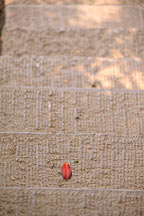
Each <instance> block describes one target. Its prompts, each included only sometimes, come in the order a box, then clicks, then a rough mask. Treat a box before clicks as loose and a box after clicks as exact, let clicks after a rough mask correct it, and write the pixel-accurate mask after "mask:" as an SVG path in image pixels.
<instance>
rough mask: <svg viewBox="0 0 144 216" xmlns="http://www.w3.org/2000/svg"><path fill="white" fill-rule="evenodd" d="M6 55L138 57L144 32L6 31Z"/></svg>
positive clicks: (143, 51) (143, 44) (143, 52)
mask: <svg viewBox="0 0 144 216" xmlns="http://www.w3.org/2000/svg"><path fill="white" fill-rule="evenodd" d="M3 35H4V37H3V45H2V54H3V55H13V56H24V55H36V56H47V57H56V56H67V57H69V58H70V57H72V56H75V55H77V56H87V57H89V56H91V57H108V58H116V59H117V58H125V57H129V58H134V57H141V58H143V56H144V42H143V41H144V29H143V30H139V31H135V30H134V31H133V30H127V31H123V30H118V29H116V30H112V31H111V30H110V29H90V30H88V29H87V30H86V29H83V30H79V31H75V30H72V31H63V32H61V31H54V30H52V29H45V30H44V31H40V30H39V29H35V30H30V31H29V30H27V29H22V28H18V29H13V30H10V29H8V28H6V27H5V28H4V31H3Z"/></svg>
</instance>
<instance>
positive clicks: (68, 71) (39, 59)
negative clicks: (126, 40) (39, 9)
mask: <svg viewBox="0 0 144 216" xmlns="http://www.w3.org/2000/svg"><path fill="white" fill-rule="evenodd" d="M143 70H144V61H143V59H140V58H134V59H130V58H126V59H124V58H122V59H111V58H92V57H81V56H77V57H71V58H69V57H66V56H65V57H55V58H51V57H47V56H31V57H29V56H25V57H23V56H22V57H10V56H3V57H1V58H0V85H1V86H7V85H8V86H35V87H38V86H43V87H55V88H56V87H59V88H61V87H62V88H68V87H72V88H96V89H106V88H112V89H131V90H132V89H139V90H140V89H141V90H144V73H143ZM14 77H15V79H14Z"/></svg>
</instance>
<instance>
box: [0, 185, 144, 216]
mask: <svg viewBox="0 0 144 216" xmlns="http://www.w3.org/2000/svg"><path fill="white" fill-rule="evenodd" d="M143 195H144V194H143V192H141V191H117V190H116V191H105V190H97V191H85V190H80V191H77V190H75V189H72V188H70V189H68V190H63V189H50V188H48V189H45V190H34V189H30V190H27V189H26V190H24V189H6V190H5V189H0V200H1V202H0V209H1V212H0V215H11V214H12V215H30V216H31V215H35V216H39V215H42V216H45V215H47V216H52V215H55V216H65V215H70V216H79V215H84V216H86V215H87V216H88V215H102V216H107V215H112V216H113V215H123V216H131V215H133V216H141V215H143V214H144V196H143Z"/></svg>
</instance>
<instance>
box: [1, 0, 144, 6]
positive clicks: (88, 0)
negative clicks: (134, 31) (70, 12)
mask: <svg viewBox="0 0 144 216" xmlns="http://www.w3.org/2000/svg"><path fill="white" fill-rule="evenodd" d="M5 4H6V5H21V4H24V5H31V4H35V5H49V4H57V5H71V4H76V5H77V4H84V5H85V4H89V5H104V4H105V5H111V4H114V5H130V4H133V5H139V6H141V7H142V6H144V3H143V2H142V1H141V0H134V1H131V0H125V1H123V0H31V1H27V0H5Z"/></svg>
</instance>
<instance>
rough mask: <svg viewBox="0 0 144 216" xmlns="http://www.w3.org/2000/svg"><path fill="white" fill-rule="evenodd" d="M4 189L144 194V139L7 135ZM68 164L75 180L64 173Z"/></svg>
mask: <svg viewBox="0 0 144 216" xmlns="http://www.w3.org/2000/svg"><path fill="white" fill-rule="evenodd" d="M0 142H1V146H0V170H1V178H0V187H1V188H2V187H6V188H7V187H26V188H27V187H39V188H40V189H41V188H46V187H49V188H50V187H51V188H57V187H58V188H61V190H63V188H75V189H76V188H77V189H80V188H81V189H82V188H87V190H92V189H94V190H96V189H102V188H103V189H111V190H114V189H120V190H144V185H143V163H144V159H143V154H144V138H143V137H142V136H132V137H129V136H117V135H107V134H105V135H104V134H103V135H100V134H98V135H95V134H90V133H89V134H79V135H74V134H67V133H60V134H58V133H57V134H50V133H47V134H46V133H45V134H44V133H40V132H37V133H24V132H23V133H21V132H20V133H17V132H16V133H7V134H6V133H1V134H0ZM65 161H67V162H68V163H69V164H70V165H71V169H72V178H71V179H70V180H69V181H68V182H66V181H64V180H63V178H62V176H61V174H60V170H61V166H62V164H63V163H64V162H65Z"/></svg>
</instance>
